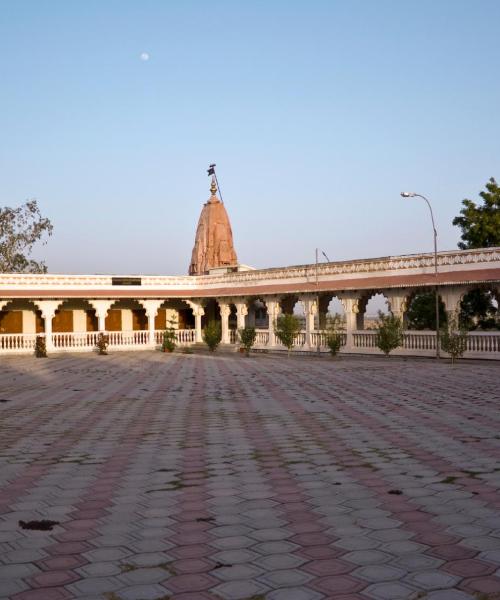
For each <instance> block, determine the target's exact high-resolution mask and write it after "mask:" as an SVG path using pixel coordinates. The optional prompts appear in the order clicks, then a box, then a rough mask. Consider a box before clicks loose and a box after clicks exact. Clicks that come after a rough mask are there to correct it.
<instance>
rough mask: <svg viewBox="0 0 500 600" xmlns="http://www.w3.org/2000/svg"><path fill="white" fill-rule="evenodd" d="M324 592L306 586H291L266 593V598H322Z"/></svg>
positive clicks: (303, 599) (272, 599)
mask: <svg viewBox="0 0 500 600" xmlns="http://www.w3.org/2000/svg"><path fill="white" fill-rule="evenodd" d="M324 597H325V596H324V594H321V593H319V592H315V591H314V590H311V589H309V588H305V587H289V588H284V589H281V590H274V592H271V593H269V594H267V595H266V600H322V598H324Z"/></svg>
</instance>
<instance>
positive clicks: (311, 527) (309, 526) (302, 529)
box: [287, 521, 325, 533]
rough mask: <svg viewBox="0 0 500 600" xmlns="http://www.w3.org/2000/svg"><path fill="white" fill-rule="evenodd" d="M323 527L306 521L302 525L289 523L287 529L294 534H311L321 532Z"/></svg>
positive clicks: (314, 522)
mask: <svg viewBox="0 0 500 600" xmlns="http://www.w3.org/2000/svg"><path fill="white" fill-rule="evenodd" d="M324 528H325V527H324V526H323V525H321V524H320V523H317V522H316V521H306V522H302V523H293V522H292V523H290V524H289V525H288V526H287V529H290V531H293V532H294V533H312V532H317V531H322V530H323V529H324Z"/></svg>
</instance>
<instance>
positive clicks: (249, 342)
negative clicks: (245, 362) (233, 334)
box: [238, 327, 257, 356]
mask: <svg viewBox="0 0 500 600" xmlns="http://www.w3.org/2000/svg"><path fill="white" fill-rule="evenodd" d="M238 333H239V335H240V341H241V345H242V346H243V348H245V354H246V355H247V356H250V350H251V349H252V346H253V345H254V344H255V338H256V337H257V332H256V331H255V327H245V328H244V329H240V330H239V332H238Z"/></svg>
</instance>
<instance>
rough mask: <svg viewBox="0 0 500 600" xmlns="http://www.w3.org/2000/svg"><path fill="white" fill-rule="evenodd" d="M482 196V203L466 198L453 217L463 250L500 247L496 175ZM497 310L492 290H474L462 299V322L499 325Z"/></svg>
mask: <svg viewBox="0 0 500 600" xmlns="http://www.w3.org/2000/svg"><path fill="white" fill-rule="evenodd" d="M479 196H480V197H481V200H482V204H476V203H475V202H473V201H472V200H467V199H466V200H463V201H462V204H463V208H462V210H461V211H460V216H458V217H455V218H454V219H453V225H457V226H458V227H460V229H461V230H462V235H461V241H460V242H459V243H458V247H459V248H461V249H462V250H469V249H473V248H489V247H492V246H500V186H499V185H498V183H497V182H496V181H495V179H494V178H493V177H492V178H491V179H490V180H489V181H488V183H487V184H486V190H485V191H482V192H480V193H479ZM496 312H497V311H496V309H495V306H494V305H493V303H492V297H491V293H490V292H488V291H483V290H473V291H471V292H469V293H468V294H467V295H466V297H465V298H464V300H463V302H462V313H461V315H460V321H461V324H462V325H464V326H466V327H468V328H474V327H477V326H478V325H480V326H482V327H485V326H486V327H496V326H498V324H497V322H496V314H495V313H496Z"/></svg>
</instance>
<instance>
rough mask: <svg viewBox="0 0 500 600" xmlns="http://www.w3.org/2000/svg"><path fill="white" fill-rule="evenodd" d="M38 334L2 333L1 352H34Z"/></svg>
mask: <svg viewBox="0 0 500 600" xmlns="http://www.w3.org/2000/svg"><path fill="white" fill-rule="evenodd" d="M40 335H42V336H43V334H40ZM36 336H37V334H36V333H0V353H1V354H11V353H12V354H14V353H17V352H19V353H21V352H22V353H27V352H34V351H35V340H36ZM43 337H44V336H43Z"/></svg>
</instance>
